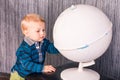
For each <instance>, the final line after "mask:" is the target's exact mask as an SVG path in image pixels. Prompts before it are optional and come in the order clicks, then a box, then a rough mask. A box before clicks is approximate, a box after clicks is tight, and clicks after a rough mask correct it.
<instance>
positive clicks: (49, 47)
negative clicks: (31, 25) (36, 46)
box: [44, 39, 60, 54]
mask: <svg viewBox="0 0 120 80" xmlns="http://www.w3.org/2000/svg"><path fill="white" fill-rule="evenodd" d="M44 42H45V44H46V47H47V49H46V50H47V52H48V53H50V54H58V53H60V52H59V51H58V50H57V48H55V46H54V44H53V43H52V42H50V41H49V40H47V39H45V40H44Z"/></svg>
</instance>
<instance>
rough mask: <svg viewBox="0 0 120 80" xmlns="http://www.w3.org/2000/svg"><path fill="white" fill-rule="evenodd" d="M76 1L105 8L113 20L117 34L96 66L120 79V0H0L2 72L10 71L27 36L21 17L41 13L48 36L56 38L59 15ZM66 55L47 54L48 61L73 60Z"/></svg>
mask: <svg viewBox="0 0 120 80" xmlns="http://www.w3.org/2000/svg"><path fill="white" fill-rule="evenodd" d="M72 4H89V5H93V6H96V7H98V8H99V9H101V10H102V11H103V12H104V13H105V14H106V15H107V16H108V18H109V19H110V20H111V21H112V23H113V38H112V42H111V45H110V47H109V48H108V50H107V51H106V52H105V54H104V55H102V56H101V57H100V58H99V59H97V60H96V65H95V69H96V70H98V71H100V73H102V74H104V75H106V76H109V77H112V78H114V79H115V80H119V79H120V61H119V58H120V49H119V48H120V35H119V32H120V31H119V30H120V23H119V21H120V9H119V8H120V5H119V4H120V0H0V72H10V68H11V67H12V65H13V64H14V62H15V58H16V57H15V51H16V49H17V48H18V46H19V44H20V43H21V41H22V39H23V35H22V33H21V30H20V21H21V18H22V17H23V16H24V15H26V14H27V13H37V14H40V15H41V16H43V17H44V18H45V20H46V26H47V38H48V39H50V40H51V41H53V39H52V30H53V26H54V23H55V20H56V19H57V17H58V15H59V14H60V13H61V12H62V11H63V10H64V9H66V8H68V7H70V6H71V5H72ZM70 62H72V61H69V60H67V59H66V58H64V57H63V56H61V55H60V54H59V55H57V56H56V55H50V54H47V58H46V62H45V64H52V65H54V66H59V65H62V64H66V63H70Z"/></svg>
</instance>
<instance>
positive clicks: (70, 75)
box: [61, 68, 100, 80]
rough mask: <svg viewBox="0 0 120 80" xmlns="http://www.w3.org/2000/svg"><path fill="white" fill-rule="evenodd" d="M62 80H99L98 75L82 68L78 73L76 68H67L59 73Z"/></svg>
mask: <svg viewBox="0 0 120 80" xmlns="http://www.w3.org/2000/svg"><path fill="white" fill-rule="evenodd" d="M61 78H62V80H100V75H99V74H98V73H97V72H96V71H94V70H91V69H85V68H83V70H82V71H79V70H78V68H69V69H66V70H64V71H62V73H61Z"/></svg>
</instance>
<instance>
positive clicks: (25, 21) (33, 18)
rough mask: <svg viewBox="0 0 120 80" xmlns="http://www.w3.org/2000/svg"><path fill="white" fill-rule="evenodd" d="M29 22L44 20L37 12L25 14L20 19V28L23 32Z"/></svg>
mask: <svg viewBox="0 0 120 80" xmlns="http://www.w3.org/2000/svg"><path fill="white" fill-rule="evenodd" d="M30 22H45V20H44V19H43V18H42V17H41V16H39V15H37V14H27V15H26V16H25V17H23V19H22V21H21V30H22V32H23V34H24V31H25V30H27V28H28V26H29V23H30Z"/></svg>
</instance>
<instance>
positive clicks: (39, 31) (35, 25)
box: [26, 22, 46, 41]
mask: <svg viewBox="0 0 120 80" xmlns="http://www.w3.org/2000/svg"><path fill="white" fill-rule="evenodd" d="M29 25H30V27H29V28H28V29H27V35H26V36H27V37H29V38H30V39H32V40H34V41H42V40H43V39H44V38H45V36H46V31H45V23H44V22H30V24H29Z"/></svg>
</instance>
